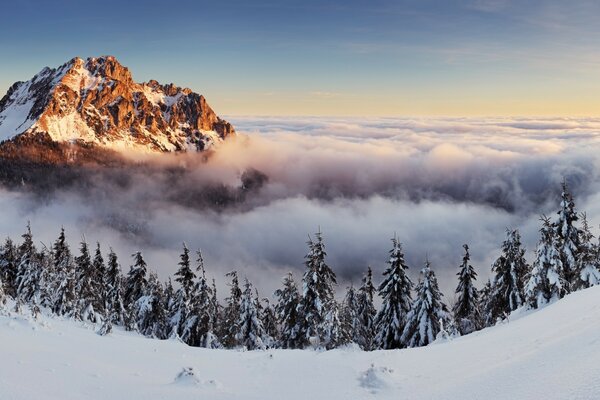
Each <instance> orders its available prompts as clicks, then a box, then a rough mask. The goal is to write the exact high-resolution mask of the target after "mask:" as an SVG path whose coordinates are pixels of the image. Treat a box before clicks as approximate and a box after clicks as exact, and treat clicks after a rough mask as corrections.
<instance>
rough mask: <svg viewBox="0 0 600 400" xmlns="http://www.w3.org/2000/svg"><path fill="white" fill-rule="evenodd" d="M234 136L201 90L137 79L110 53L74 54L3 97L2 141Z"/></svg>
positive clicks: (167, 141)
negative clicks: (61, 63)
mask: <svg viewBox="0 0 600 400" xmlns="http://www.w3.org/2000/svg"><path fill="white" fill-rule="evenodd" d="M231 135H235V130H234V128H233V126H232V125H231V124H230V123H228V122H227V121H224V120H222V119H221V118H219V117H218V116H217V115H216V114H215V112H214V111H213V110H212V109H211V108H210V106H209V105H208V103H207V102H206V99H205V98H204V96H201V95H199V94H197V93H194V92H192V91H191V90H190V89H187V88H180V87H177V86H174V85H173V84H167V85H161V84H160V83H158V82H156V81H154V80H151V81H149V82H146V83H135V82H134V81H133V79H132V76H131V73H130V71H129V69H127V68H126V67H124V66H123V65H121V64H120V63H119V62H118V61H117V60H116V59H115V57H112V56H104V57H98V58H88V59H86V60H84V59H81V58H73V59H72V60H70V61H69V62H67V63H65V64H63V65H61V66H60V67H58V68H48V67H46V68H44V69H43V70H42V71H40V73H38V74H37V75H36V76H34V77H33V78H32V79H31V80H29V81H27V82H17V83H15V84H13V85H12V86H11V87H10V89H9V90H8V93H7V94H6V95H5V96H4V97H3V98H2V99H1V100H0V140H2V141H6V140H11V139H15V138H23V137H25V138H36V140H37V139H43V140H49V141H52V142H58V143H64V142H70V143H73V142H77V143H84V144H90V143H91V144H97V145H100V146H103V147H108V148H112V149H120V148H131V147H135V148H139V149H142V150H145V151H156V152H168V151H186V150H204V149H207V148H209V147H210V146H212V145H213V144H215V143H218V142H220V141H222V140H224V139H225V138H227V137H229V136H231Z"/></svg>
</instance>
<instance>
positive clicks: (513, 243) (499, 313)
mask: <svg viewBox="0 0 600 400" xmlns="http://www.w3.org/2000/svg"><path fill="white" fill-rule="evenodd" d="M527 270H528V266H527V262H526V261H525V249H524V248H523V247H522V246H521V235H520V234H519V231H518V230H516V229H515V230H510V229H507V231H506V240H505V241H504V242H503V244H502V255H501V256H500V257H498V259H497V260H496V261H495V262H494V264H493V266H492V273H493V274H494V276H493V279H492V281H491V291H490V294H489V300H488V302H487V309H486V317H487V318H488V321H486V322H487V324H488V325H492V324H494V322H495V321H496V320H497V319H498V318H504V317H505V316H507V315H508V314H510V312H512V311H514V310H516V309H517V308H519V307H521V306H522V305H523V304H525V293H524V280H525V275H526V273H527Z"/></svg>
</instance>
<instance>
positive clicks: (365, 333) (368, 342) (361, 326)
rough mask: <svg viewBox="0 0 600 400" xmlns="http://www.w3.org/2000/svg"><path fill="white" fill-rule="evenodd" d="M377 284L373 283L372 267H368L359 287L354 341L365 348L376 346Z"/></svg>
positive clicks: (372, 348) (371, 348)
mask: <svg viewBox="0 0 600 400" xmlns="http://www.w3.org/2000/svg"><path fill="white" fill-rule="evenodd" d="M375 290H376V289H375V286H374V285H373V271H371V267H368V268H367V273H366V274H365V276H364V277H363V279H362V285H361V286H360V288H358V293H357V295H356V307H357V309H356V322H355V324H354V326H355V328H354V329H355V332H354V341H355V342H356V343H357V344H358V345H359V346H360V347H361V349H363V350H367V351H370V350H374V348H375V343H374V341H375V318H376V316H377V310H376V309H375V305H374V304H373V297H374V296H375Z"/></svg>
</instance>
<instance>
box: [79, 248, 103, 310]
mask: <svg viewBox="0 0 600 400" xmlns="http://www.w3.org/2000/svg"><path fill="white" fill-rule="evenodd" d="M75 271H76V273H75V276H76V282H77V283H76V293H77V297H78V301H77V305H76V316H77V317H78V318H80V319H82V320H83V321H89V322H99V321H100V320H101V319H102V317H101V316H100V315H99V314H98V312H97V311H96V309H95V308H94V306H95V305H97V304H98V294H99V288H98V286H97V281H96V277H97V276H96V271H94V266H93V265H92V259H91V256H90V251H89V248H88V245H87V242H86V241H85V239H84V240H82V241H81V243H80V246H79V255H78V256H77V257H75Z"/></svg>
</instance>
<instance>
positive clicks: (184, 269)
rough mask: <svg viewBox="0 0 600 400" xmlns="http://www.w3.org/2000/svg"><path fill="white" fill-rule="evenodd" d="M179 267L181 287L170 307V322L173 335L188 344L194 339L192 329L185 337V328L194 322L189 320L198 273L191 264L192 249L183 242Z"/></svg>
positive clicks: (171, 334) (178, 276)
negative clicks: (196, 273)
mask: <svg viewBox="0 0 600 400" xmlns="http://www.w3.org/2000/svg"><path fill="white" fill-rule="evenodd" d="M179 259H180V260H179V264H178V265H179V269H178V270H177V272H176V273H175V276H176V278H175V281H176V282H177V283H179V288H178V289H177V291H176V292H175V298H174V299H173V302H172V303H171V308H170V309H169V324H170V326H171V333H170V336H171V337H175V336H179V337H181V338H182V340H183V341H184V342H186V343H188V344H191V343H190V341H192V340H193V339H192V338H190V337H189V335H190V331H189V330H188V334H187V336H188V337H186V338H183V330H184V327H185V326H186V325H187V324H192V322H191V321H188V318H189V314H190V310H191V308H192V304H191V303H192V296H193V290H194V279H195V278H196V275H195V274H194V271H192V268H191V266H190V251H189V250H188V248H187V246H186V244H185V243H184V244H183V253H181V255H180V257H179Z"/></svg>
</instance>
